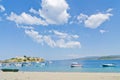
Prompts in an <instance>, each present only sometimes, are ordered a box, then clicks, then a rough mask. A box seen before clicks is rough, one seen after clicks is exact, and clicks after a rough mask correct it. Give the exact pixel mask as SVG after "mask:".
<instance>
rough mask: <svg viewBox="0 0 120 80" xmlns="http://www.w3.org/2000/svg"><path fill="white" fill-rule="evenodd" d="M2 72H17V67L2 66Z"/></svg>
mask: <svg viewBox="0 0 120 80" xmlns="http://www.w3.org/2000/svg"><path fill="white" fill-rule="evenodd" d="M1 70H2V71H3V72H18V71H19V69H9V68H4V69H1Z"/></svg>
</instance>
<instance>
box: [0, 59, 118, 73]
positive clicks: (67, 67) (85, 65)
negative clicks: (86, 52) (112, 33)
mask: <svg viewBox="0 0 120 80" xmlns="http://www.w3.org/2000/svg"><path fill="white" fill-rule="evenodd" d="M73 62H77V63H79V64H81V65H82V67H71V64H72V63H73ZM103 64H115V67H103V66H102V65H103ZM0 68H1V69H2V68H13V66H9V67H6V66H4V67H0ZM14 68H18V69H19V71H26V72H104V73H110V72H111V73H113V72H115V73H120V60H51V61H45V62H42V63H38V62H32V63H26V65H24V66H22V67H21V66H18V67H14Z"/></svg>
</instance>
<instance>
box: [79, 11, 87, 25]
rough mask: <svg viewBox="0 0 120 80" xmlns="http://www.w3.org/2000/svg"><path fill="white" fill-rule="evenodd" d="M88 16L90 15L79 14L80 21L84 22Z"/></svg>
mask: <svg viewBox="0 0 120 80" xmlns="http://www.w3.org/2000/svg"><path fill="white" fill-rule="evenodd" d="M87 18H88V15H85V14H82V13H81V14H80V15H79V16H77V20H78V23H82V22H84V21H85V20H86V19H87Z"/></svg>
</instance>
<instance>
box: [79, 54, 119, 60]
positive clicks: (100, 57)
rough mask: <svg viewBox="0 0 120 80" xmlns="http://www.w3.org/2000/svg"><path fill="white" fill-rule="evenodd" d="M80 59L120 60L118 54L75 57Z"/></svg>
mask: <svg viewBox="0 0 120 80" xmlns="http://www.w3.org/2000/svg"><path fill="white" fill-rule="evenodd" d="M77 59H80V60H120V55H110V56H90V57H84V58H77Z"/></svg>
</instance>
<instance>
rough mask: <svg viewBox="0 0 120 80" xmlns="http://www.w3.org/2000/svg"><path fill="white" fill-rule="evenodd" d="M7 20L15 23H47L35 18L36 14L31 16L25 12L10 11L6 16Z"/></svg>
mask: <svg viewBox="0 0 120 80" xmlns="http://www.w3.org/2000/svg"><path fill="white" fill-rule="evenodd" d="M7 19H8V20H10V21H14V22H15V23H16V24H25V25H47V24H46V22H45V21H43V20H41V19H40V18H37V17H36V16H31V15H30V14H27V13H25V12H23V13H21V14H20V15H17V14H15V13H13V12H11V14H10V16H8V17H7Z"/></svg>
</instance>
